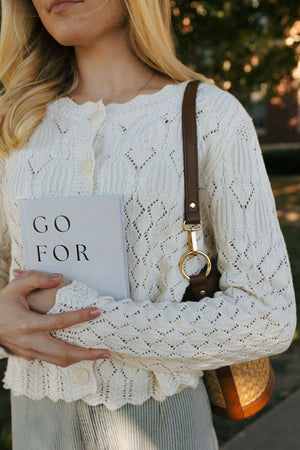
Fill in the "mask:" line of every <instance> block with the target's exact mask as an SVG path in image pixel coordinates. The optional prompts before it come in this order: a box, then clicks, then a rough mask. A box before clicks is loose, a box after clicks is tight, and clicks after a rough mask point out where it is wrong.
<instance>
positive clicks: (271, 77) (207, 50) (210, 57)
mask: <svg viewBox="0 0 300 450" xmlns="http://www.w3.org/2000/svg"><path fill="white" fill-rule="evenodd" d="M171 6H172V20H173V28H174V33H175V36H176V43H177V53H178V56H179V57H180V59H181V60H182V61H183V62H184V63H186V64H188V65H189V66H191V67H192V68H193V69H195V70H196V71H198V72H201V73H203V74H204V75H205V76H207V77H208V78H213V79H214V80H215V81H216V83H217V84H218V85H219V86H221V87H223V88H224V89H226V90H230V92H231V93H232V94H233V95H235V96H236V97H238V98H239V99H240V100H241V101H242V102H243V103H244V104H246V103H247V101H248V100H249V96H250V93H251V92H253V91H260V90H261V89H263V90H264V91H265V92H266V94H267V95H268V96H270V97H271V96H274V95H278V89H279V90H280V83H281V80H285V82H288V81H294V79H295V78H296V76H297V73H295V72H296V68H297V63H298V61H299V56H300V42H299V23H297V19H299V12H300V6H299V1H298V0H263V1H262V0H261V1H260V0H232V1H222V0H213V1H187V0H171Z"/></svg>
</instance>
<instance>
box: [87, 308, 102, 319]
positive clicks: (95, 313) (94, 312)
mask: <svg viewBox="0 0 300 450" xmlns="http://www.w3.org/2000/svg"><path fill="white" fill-rule="evenodd" d="M100 314H101V311H100V309H98V308H96V309H92V310H91V311H90V316H92V317H97V316H100Z"/></svg>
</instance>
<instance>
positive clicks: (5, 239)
mask: <svg viewBox="0 0 300 450" xmlns="http://www.w3.org/2000/svg"><path fill="white" fill-rule="evenodd" d="M4 173H5V160H4V157H3V156H1V155H0V289H3V288H4V287H5V286H6V285H7V283H8V278H9V274H8V273H9V266H10V236H9V233H8V228H7V223H6V219H5V214H4V208H3V178H4ZM7 356H8V353H7V352H6V351H5V350H4V348H3V347H0V358H6V357H7Z"/></svg>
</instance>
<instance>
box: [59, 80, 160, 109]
mask: <svg viewBox="0 0 300 450" xmlns="http://www.w3.org/2000/svg"><path fill="white" fill-rule="evenodd" d="M154 76H155V72H153V73H152V74H151V77H150V78H149V80H148V81H147V82H146V83H145V84H143V86H142V87H141V88H140V89H139V90H138V91H137V92H136V94H135V97H137V96H138V95H139V93H140V92H141V91H142V90H143V89H145V88H146V87H147V86H148V85H149V84H150V83H151V81H152V80H153V78H154ZM68 97H69V99H70V100H72V101H73V102H75V100H74V96H73V95H72V96H68ZM75 103H76V102H75Z"/></svg>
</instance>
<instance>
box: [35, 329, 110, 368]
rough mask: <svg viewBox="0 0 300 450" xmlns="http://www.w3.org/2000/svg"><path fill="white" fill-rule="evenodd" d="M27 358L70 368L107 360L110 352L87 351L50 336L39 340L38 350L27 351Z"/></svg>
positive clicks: (101, 350) (104, 350)
mask: <svg viewBox="0 0 300 450" xmlns="http://www.w3.org/2000/svg"><path fill="white" fill-rule="evenodd" d="M27 356H29V357H31V358H33V359H40V360H41V361H45V362H48V363H50V364H55V365H56V366H60V367H68V366H70V365H71V364H75V363H76V362H79V361H95V360H97V359H107V358H109V357H110V352H109V351H108V350H106V349H86V348H82V347H77V346H75V345H70V344H66V343H64V342H62V341H59V340H58V339H55V338H53V337H52V336H50V335H47V336H45V337H44V338H42V339H39V342H38V343H37V345H36V348H35V349H34V350H32V351H27Z"/></svg>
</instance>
